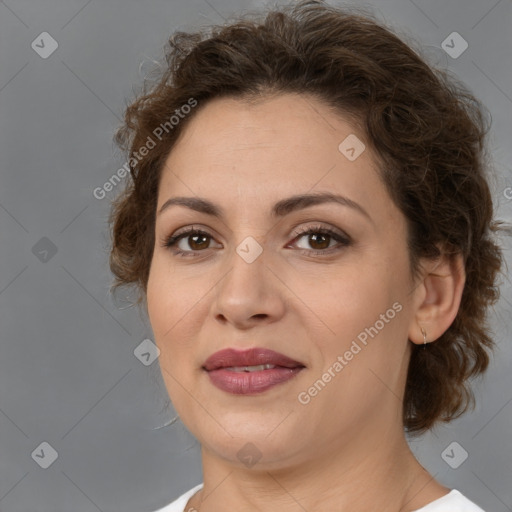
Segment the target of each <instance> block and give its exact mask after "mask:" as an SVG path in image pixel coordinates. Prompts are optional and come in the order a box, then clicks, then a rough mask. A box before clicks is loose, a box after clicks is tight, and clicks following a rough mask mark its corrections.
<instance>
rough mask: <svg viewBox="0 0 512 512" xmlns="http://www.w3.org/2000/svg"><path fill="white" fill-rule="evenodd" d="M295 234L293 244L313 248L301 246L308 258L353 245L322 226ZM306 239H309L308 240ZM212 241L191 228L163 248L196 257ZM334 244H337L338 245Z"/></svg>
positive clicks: (205, 232)
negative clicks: (302, 242) (301, 241)
mask: <svg viewBox="0 0 512 512" xmlns="http://www.w3.org/2000/svg"><path fill="white" fill-rule="evenodd" d="M293 234H294V235H295V238H294V239H293V242H295V243H296V241H297V240H299V241H300V240H301V239H305V243H306V244H309V245H310V247H312V248H311V249H309V248H307V247H300V246H299V249H301V252H302V253H303V254H306V255H308V256H312V255H313V256H326V255H329V254H331V253H332V252H335V251H339V250H341V249H343V248H344V247H347V246H349V245H351V244H352V241H351V239H350V237H348V236H347V235H345V234H343V233H342V232H337V231H335V230H333V229H330V228H326V227H322V226H309V227H307V228H300V229H298V230H296V231H295V232H294V233H293ZM306 237H308V238H307V239H306ZM211 240H213V237H212V235H210V233H208V232H207V231H204V230H201V229H197V228H194V227H189V228H186V229H185V230H183V231H181V232H180V231H179V232H178V233H177V234H173V235H170V236H168V237H166V238H165V239H164V240H163V243H162V247H165V248H167V249H172V251H173V253H174V254H175V255H177V256H182V257H195V256H197V253H199V252H201V251H205V250H207V249H210V248H211V247H210V243H211ZM182 242H183V243H182ZM333 242H337V245H336V243H334V244H333ZM187 245H188V247H187ZM221 247H222V246H221ZM287 247H290V245H287Z"/></svg>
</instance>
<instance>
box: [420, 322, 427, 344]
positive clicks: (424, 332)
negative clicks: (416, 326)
mask: <svg viewBox="0 0 512 512" xmlns="http://www.w3.org/2000/svg"><path fill="white" fill-rule="evenodd" d="M421 334H423V349H425V347H426V346H427V332H426V331H425V329H424V328H423V327H422V328H421Z"/></svg>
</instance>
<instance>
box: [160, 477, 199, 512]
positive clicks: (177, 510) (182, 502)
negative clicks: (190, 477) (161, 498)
mask: <svg viewBox="0 0 512 512" xmlns="http://www.w3.org/2000/svg"><path fill="white" fill-rule="evenodd" d="M202 487H203V484H202V483H200V484H198V485H196V486H195V487H192V489H189V490H188V491H187V492H185V493H183V494H182V495H181V496H180V497H179V498H176V499H175V500H174V501H173V502H172V503H169V505H166V506H165V507H164V508H159V509H158V510H155V511H154V512H189V511H188V510H185V506H186V505H187V502H188V500H189V499H190V498H191V497H192V496H193V495H194V494H195V493H196V492H197V491H199V490H200V489H202ZM190 512H194V511H190Z"/></svg>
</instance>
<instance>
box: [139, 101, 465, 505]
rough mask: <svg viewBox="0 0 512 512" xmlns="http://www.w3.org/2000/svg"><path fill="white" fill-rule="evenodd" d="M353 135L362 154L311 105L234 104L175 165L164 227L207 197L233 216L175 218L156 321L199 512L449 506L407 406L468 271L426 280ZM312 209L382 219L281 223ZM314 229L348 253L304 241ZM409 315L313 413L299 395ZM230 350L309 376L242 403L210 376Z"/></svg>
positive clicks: (219, 109) (199, 127)
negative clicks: (275, 209) (194, 466)
mask: <svg viewBox="0 0 512 512" xmlns="http://www.w3.org/2000/svg"><path fill="white" fill-rule="evenodd" d="M349 134H355V135H356V136H357V137H358V138H359V139H360V140H361V141H363V142H364V140H365V139H364V136H363V134H361V133H360V132H359V131H358V130H357V129H356V127H355V126H353V125H352V124H350V123H349V121H348V120H346V119H343V118H342V117H341V116H340V115H339V114H335V113H333V112H332V111H331V110H329V109H328V108H327V107H326V106H325V105H323V104H322V103H320V102H319V101H318V100H317V99H314V98H312V97H308V96H305V95H294V94H283V95H277V96H272V97H266V98H264V99H262V100H260V101H257V102H252V103H248V102H244V101H241V100H240V99H233V98H223V99H215V100H212V101H210V102H208V103H207V104H206V105H205V106H204V107H203V108H202V109H201V110H199V111H197V112H196V114H195V115H194V118H192V119H190V123H189V124H188V125H187V127H186V129H185V130H184V131H183V133H182V134H181V136H180V138H179V140H178V143H177V144H176V145H175V147H174V148H173V150H172V151H171V153H170V154H169V156H168V159H167V161H166V163H165V166H164V168H163V171H162V179H161V182H160V186H159V191H158V203H157V211H159V210H160V208H161V206H162V205H163V204H164V202H165V201H167V200H168V199H169V198H171V197H176V196H187V197H195V196H199V197H202V198H205V199H208V200H209V201H211V202H213V203H215V204H217V205H218V206H220V207H221V208H222V209H223V210H224V212H225V216H223V217H222V218H221V219H218V218H215V217H213V216H211V215H208V214H206V213H200V212H197V211H194V210H191V209H189V208H187V207H185V206H181V205H172V206H170V207H169V208H168V209H166V210H164V211H163V212H162V213H161V214H158V215H157V218H156V224H155V238H156V241H155V247H154V254H153V259H152V262H151V269H150V275H149V281H148V287H147V308H148V314H149V319H150V323H151V325H152V328H153V332H154V335H155V342H156V343H157V345H158V347H159V349H160V351H161V354H160V359H159V360H160V366H161V368H162V375H163V378H164V381H165V384H166V387H167V390H168V393H169V396H170V397H171V399H172V402H173V405H174V407H175V409H176V411H177V412H178V414H179V416H180V418H181V420H182V421H183V423H184V424H185V425H186V426H187V428H189V430H190V431H191V432H192V434H193V435H194V436H195V437H196V438H197V439H198V440H199V442H200V443H201V454H202V464H203V480H204V489H203V490H202V491H200V492H199V493H197V494H196V495H194V496H193V497H192V498H191V499H190V501H189V503H188V505H187V507H186V509H185V510H187V511H188V510H193V509H195V510H199V511H200V512H210V511H218V510H239V511H254V510H259V511H271V510H277V509H279V510H280V511H282V512H288V511H289V512H292V511H293V512H295V511H303V510H308V511H316V510H338V511H342V512H343V511H351V512H358V511H361V512H363V511H367V510H372V509H375V506H376V505H378V508H379V510H380V511H381V512H388V511H389V512H397V511H413V510H416V509H418V508H420V507H422V506H424V505H426V504H428V503H430V502H431V501H434V500H435V499H437V498H439V497H441V496H443V495H445V494H446V493H448V492H449V489H447V488H446V487H444V486H442V485H441V484H439V483H438V482H436V481H435V480H434V479H433V478H432V476H431V475H429V474H428V472H427V471H426V470H425V469H424V468H423V467H422V466H421V465H420V464H419V463H418V462H417V461H416V459H415V458H414V456H413V454H412V453H411V451H410V449H409V447H408V445H407V442H406V440H405V436H404V432H403V426H402V400H403V394H404V387H405V379H406V370H407V364H408V360H409V357H410V351H411V347H412V344H413V343H418V344H419V343H423V335H422V332H421V328H422V327H423V328H424V329H425V330H426V332H427V335H428V341H429V342H431V341H433V340H436V339H437V338H438V337H439V336H441V334H442V333H443V332H444V331H445V330H446V329H447V328H448V327H449V325H450V324H451V323H452V321H453V319H454V318H455V315H456V313H457V310H458V307H459V304H460V298H461V294H462V289H463V285H464V279H465V276H464V271H463V267H462V265H461V260H460V259H453V260H445V259H443V258H440V259H439V260H437V261H425V262H423V267H422V268H423V271H422V274H421V276H420V277H419V278H418V279H416V280H413V278H412V276H411V274H410V269H409V257H408V252H407V246H406V222H405V217H404V216H403V214H402V213H401V212H400V211H399V210H398V209H397V207H396V206H395V205H394V203H393V202H392V200H391V198H390V196H389V194H388V193H387V190H386V189H385V186H384V184H383V182H382V181H381V180H380V178H379V175H378V171H377V169H378V164H377V162H378V160H377V158H376V156H375V155H374V154H372V151H371V150H370V148H369V144H366V149H365V150H364V151H363V152H362V154H361V155H360V156H359V157H358V158H357V159H356V160H355V161H349V159H347V158H346V157H345V156H344V154H342V153H341V152H340V151H339V150H338V145H339V144H340V142H342V141H343V140H344V139H345V138H346V137H347V136H348V135H349ZM311 192H331V193H337V194H342V195H344V196H346V197H348V198H350V199H351V200H353V201H355V202H357V203H358V204H359V205H360V206H361V207H362V208H363V209H364V210H365V211H366V212H367V214H368V217H367V216H365V215H363V214H361V213H360V212H359V211H357V210H356V209H354V208H350V207H348V206H343V205H339V204H335V203H325V204H321V205H315V206H310V207H308V208H304V209H301V210H298V211H294V212H291V213H289V214H288V215H285V216H284V217H282V218H274V217H272V216H271V208H272V206H273V205H274V203H276V202H277V201H279V200H281V199H284V198H288V197H290V196H293V195H295V194H300V193H311ZM186 226H194V227H196V228H200V229H202V230H204V231H207V232H208V234H209V235H210V237H207V238H206V239H201V238H200V239H199V240H198V239H194V238H191V237H190V236H189V237H185V238H182V239H181V241H180V242H179V244H178V246H179V248H181V249H182V250H185V251H189V253H188V254H192V257H190V256H186V257H180V256H178V255H176V254H175V253H174V252H173V250H174V249H176V247H174V248H166V247H164V246H163V245H164V240H165V238H166V237H168V236H169V235H171V234H173V233H177V232H178V230H180V231H181V229H180V228H184V227H186ZM318 226H321V227H326V228H331V229H334V230H335V231H337V232H340V233H341V234H343V233H345V234H346V235H348V236H349V237H350V239H351V243H350V244H349V245H345V246H343V245H340V244H339V243H338V242H337V241H336V240H334V239H332V238H331V239H329V237H327V238H326V239H320V241H316V243H315V241H314V239H313V240H312V239H311V237H310V236H308V235H298V234H296V231H295V228H297V227H300V228H304V230H305V229H306V228H310V227H313V228H317V227H318ZM248 236H251V237H253V238H254V239H255V240H256V241H257V242H258V243H259V244H260V246H261V248H262V249H263V252H262V253H261V255H260V256H259V257H258V258H257V259H256V260H255V261H254V262H252V263H247V262H246V261H245V260H244V259H242V258H241V257H240V256H239V255H238V254H237V252H236V248H237V246H238V245H239V244H240V243H241V242H242V241H243V240H244V239H245V238H246V237H248ZM194 242H195V243H194ZM336 247H338V248H339V249H338V250H335V249H333V248H336ZM315 250H316V251H327V252H326V253H325V254H320V255H315V254H314V251H315ZM395 302H398V303H400V304H401V305H402V310H401V311H400V312H399V313H397V314H396V316H395V317H394V318H393V319H392V320H390V321H389V322H387V323H385V326H384V328H382V329H381V330H380V331H379V332H378V335H376V336H374V338H369V341H368V343H367V345H366V346H363V348H362V350H361V351H360V352H358V353H357V355H355V356H354V357H353V359H352V360H351V361H348V362H347V363H348V364H346V366H344V367H343V370H342V371H340V372H339V373H336V376H335V377H333V378H332V379H331V380H330V382H328V384H327V385H326V386H325V387H324V388H323V389H322V390H321V392H319V393H318V394H317V395H316V396H315V397H314V398H312V399H311V401H310V402H309V403H308V404H306V405H303V404H301V403H300V402H299V401H298V398H297V397H298V395H299V393H300V392H303V391H307V390H308V388H310V387H311V386H312V384H313V383H314V382H315V381H316V380H317V379H319V378H321V377H322V374H323V373H324V372H325V371H327V369H328V368H329V367H332V365H333V363H334V362H335V361H336V360H337V357H338V356H339V355H343V354H344V353H345V352H346V351H347V350H348V349H349V348H350V346H351V343H352V341H353V340H355V339H356V338H357V335H358V334H359V333H361V331H364V329H365V328H367V327H370V326H373V325H374V324H375V322H376V321H377V320H379V318H381V317H380V315H381V314H383V313H385V312H386V310H388V309H389V308H391V307H392V305H393V304H394V303H395ZM227 347H236V348H240V349H245V348H250V347H265V348H271V349H273V350H276V351H278V352H281V353H283V354H285V355H287V356H289V357H292V358H293V359H296V360H298V361H300V362H302V363H303V364H304V365H305V366H306V368H305V369H304V370H302V371H301V372H300V373H299V374H298V375H296V376H295V377H294V378H292V379H291V380H289V381H287V382H285V383H282V384H279V385H277V386H275V387H273V388H271V389H270V390H267V391H265V392H264V393H260V394H259V395H246V396H235V395H232V394H229V393H226V392H224V391H221V390H220V389H218V388H216V387H215V386H213V385H212V384H211V382H210V380H209V377H208V375H207V374H206V373H205V372H204V371H203V370H202V369H201V366H202V364H203V363H204V361H205V360H206V359H207V357H209V356H210V355H211V354H213V353H214V352H217V351H218V350H221V349H224V348H227ZM248 442H251V443H252V444H253V445H254V446H255V447H257V450H258V452H259V453H260V454H261V458H260V459H259V460H258V461H257V463H256V464H254V465H253V466H251V467H248V466H247V465H245V464H244V463H243V461H241V460H239V458H238V456H237V452H238V451H239V450H240V449H241V448H242V447H243V446H244V445H245V444H246V443H248ZM192 507H193V508H192Z"/></svg>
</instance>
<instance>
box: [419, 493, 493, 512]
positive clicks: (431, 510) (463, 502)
mask: <svg viewBox="0 0 512 512" xmlns="http://www.w3.org/2000/svg"><path fill="white" fill-rule="evenodd" d="M414 512H485V511H484V510H482V509H481V508H480V507H479V506H478V505H476V504H475V503H473V502H472V501H470V500H469V499H468V498H466V497H465V496H464V495H463V494H462V493H461V492H460V491H458V490H457V489H452V490H451V491H450V492H449V493H448V494H446V495H445V496H443V497H442V498H439V499H437V500H435V501H433V502H432V503H429V504H428V505H426V506H425V507H422V508H420V509H418V510H415V511H414Z"/></svg>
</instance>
